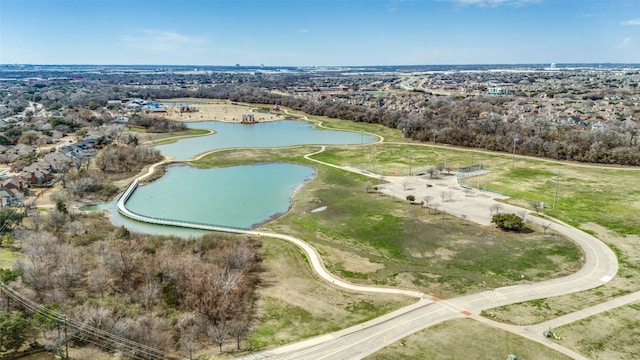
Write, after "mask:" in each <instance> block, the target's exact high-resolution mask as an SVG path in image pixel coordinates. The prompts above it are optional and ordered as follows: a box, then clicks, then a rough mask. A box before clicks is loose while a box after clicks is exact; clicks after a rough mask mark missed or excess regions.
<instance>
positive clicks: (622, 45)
mask: <svg viewBox="0 0 640 360" xmlns="http://www.w3.org/2000/svg"><path fill="white" fill-rule="evenodd" d="M632 43H633V38H632V37H626V38H624V39H622V42H621V43H619V44H618V45H616V49H618V50H621V49H626V48H628V47H629V46H631V44H632Z"/></svg>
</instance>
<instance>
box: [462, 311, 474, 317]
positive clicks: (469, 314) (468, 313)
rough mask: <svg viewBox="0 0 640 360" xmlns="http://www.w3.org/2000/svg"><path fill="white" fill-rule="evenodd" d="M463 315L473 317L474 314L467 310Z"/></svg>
mask: <svg viewBox="0 0 640 360" xmlns="http://www.w3.org/2000/svg"><path fill="white" fill-rule="evenodd" d="M462 315H464V316H471V315H473V314H471V313H470V312H468V311H467V310H465V311H463V312H462Z"/></svg>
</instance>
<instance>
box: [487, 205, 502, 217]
mask: <svg viewBox="0 0 640 360" xmlns="http://www.w3.org/2000/svg"><path fill="white" fill-rule="evenodd" d="M489 211H491V216H493V215H498V214H500V211H502V205H500V204H493V205H491V207H489Z"/></svg>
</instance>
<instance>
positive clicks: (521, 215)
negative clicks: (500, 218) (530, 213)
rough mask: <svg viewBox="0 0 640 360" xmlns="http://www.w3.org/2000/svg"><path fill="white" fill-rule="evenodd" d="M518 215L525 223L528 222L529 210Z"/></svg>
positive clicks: (521, 211)
mask: <svg viewBox="0 0 640 360" xmlns="http://www.w3.org/2000/svg"><path fill="white" fill-rule="evenodd" d="M518 215H520V217H521V218H522V221H523V222H527V210H520V211H518Z"/></svg>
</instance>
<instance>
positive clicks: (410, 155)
mask: <svg viewBox="0 0 640 360" xmlns="http://www.w3.org/2000/svg"><path fill="white" fill-rule="evenodd" d="M412 163H413V150H409V176H411V172H412V171H411V165H412Z"/></svg>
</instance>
